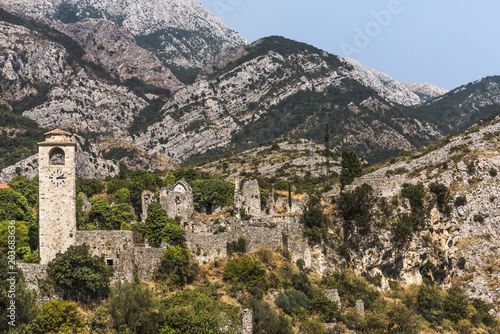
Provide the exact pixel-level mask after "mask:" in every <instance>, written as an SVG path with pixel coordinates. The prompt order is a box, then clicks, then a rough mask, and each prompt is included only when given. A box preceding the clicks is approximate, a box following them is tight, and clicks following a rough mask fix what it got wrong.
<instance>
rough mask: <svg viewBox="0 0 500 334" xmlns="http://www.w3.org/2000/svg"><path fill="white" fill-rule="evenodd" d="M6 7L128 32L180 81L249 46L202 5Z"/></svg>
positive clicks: (179, 0)
mask: <svg viewBox="0 0 500 334" xmlns="http://www.w3.org/2000/svg"><path fill="white" fill-rule="evenodd" d="M4 2H5V3H8V4H10V5H12V6H14V7H16V8H19V9H21V10H22V11H24V12H26V13H31V14H36V15H42V16H45V17H47V18H51V19H54V20H59V21H61V22H63V23H75V22H77V21H79V20H82V19H84V18H104V19H107V20H110V21H113V22H114V23H116V24H118V25H119V26H120V27H123V28H125V29H127V30H129V31H130V32H131V33H132V34H133V35H134V36H135V38H136V40H137V41H138V43H139V44H140V45H141V46H143V47H145V48H146V49H148V50H150V51H152V52H153V53H155V54H156V55H157V56H158V57H159V58H160V60H161V61H162V62H163V63H164V64H165V65H167V66H168V67H169V68H170V69H172V70H173V71H174V73H175V74H176V75H178V76H179V77H181V78H188V77H189V76H191V77H192V75H193V74H195V73H196V69H197V68H201V67H202V65H203V64H204V63H205V62H206V61H208V60H211V59H212V58H213V57H214V56H215V55H217V54H218V53H219V52H220V51H222V50H224V49H227V48H231V47H234V46H238V45H245V44H246V43H247V41H246V40H245V39H244V38H243V37H241V36H240V35H239V34H238V33H236V32H235V31H233V30H231V29H229V28H228V27H226V26H225V25H224V24H223V23H222V22H221V21H220V19H219V18H218V17H217V16H215V15H214V14H212V13H210V12H209V11H207V10H206V9H205V8H204V7H203V6H202V5H201V4H200V2H199V1H198V0H168V1H162V2H158V1H154V0H132V1H111V0H105V1H96V0H85V1H77V0H64V1H55V0H51V1H45V0H44V1H41V0H6V1H4ZM191 72H192V73H191ZM190 73H191V74H190Z"/></svg>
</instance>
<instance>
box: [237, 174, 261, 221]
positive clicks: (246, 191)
mask: <svg viewBox="0 0 500 334" xmlns="http://www.w3.org/2000/svg"><path fill="white" fill-rule="evenodd" d="M235 189H236V190H235V192H234V211H235V213H236V216H237V217H240V212H241V210H244V211H245V213H246V214H247V215H251V216H260V215H261V214H262V209H261V204H260V190H259V183H258V182H257V180H250V181H247V182H245V183H244V184H243V187H242V190H241V193H240V191H239V190H238V189H239V187H235Z"/></svg>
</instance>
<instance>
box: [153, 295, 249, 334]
mask: <svg viewBox="0 0 500 334" xmlns="http://www.w3.org/2000/svg"><path fill="white" fill-rule="evenodd" d="M204 290H207V289H197V290H194V291H188V290H186V291H182V292H178V293H176V294H174V295H172V296H170V297H168V298H167V299H166V300H165V301H164V308H165V321H164V323H163V325H162V326H161V328H160V333H179V334H180V333H182V334H199V333H214V334H219V333H221V334H222V333H235V332H236V330H237V328H238V327H239V324H240V319H239V315H238V310H237V308H236V307H234V306H231V305H228V304H225V303H223V302H221V301H219V300H217V292H216V290H215V289H208V290H209V291H204ZM225 327H227V328H226V329H225Z"/></svg>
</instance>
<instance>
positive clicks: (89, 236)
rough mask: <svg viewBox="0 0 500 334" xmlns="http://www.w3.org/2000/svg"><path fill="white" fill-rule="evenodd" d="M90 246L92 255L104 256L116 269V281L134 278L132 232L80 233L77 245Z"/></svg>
mask: <svg viewBox="0 0 500 334" xmlns="http://www.w3.org/2000/svg"><path fill="white" fill-rule="evenodd" d="M83 244H86V245H89V246H90V250H91V252H92V255H97V256H104V261H106V263H108V264H110V265H111V261H112V265H113V267H114V268H115V273H114V277H113V279H114V280H128V281H132V280H133V278H134V275H133V272H134V263H133V260H134V248H135V247H134V243H133V233H132V231H78V232H77V233H76V245H83Z"/></svg>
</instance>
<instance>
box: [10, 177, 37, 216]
mask: <svg viewBox="0 0 500 334" xmlns="http://www.w3.org/2000/svg"><path fill="white" fill-rule="evenodd" d="M9 186H10V188H11V189H12V190H14V191H17V192H18V193H20V194H21V195H23V196H24V197H25V198H26V200H27V201H28V204H29V206H31V207H32V208H38V177H36V178H34V179H33V180H30V179H28V178H27V177H26V176H23V175H19V176H16V177H15V178H13V179H12V181H10V183H9Z"/></svg>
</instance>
